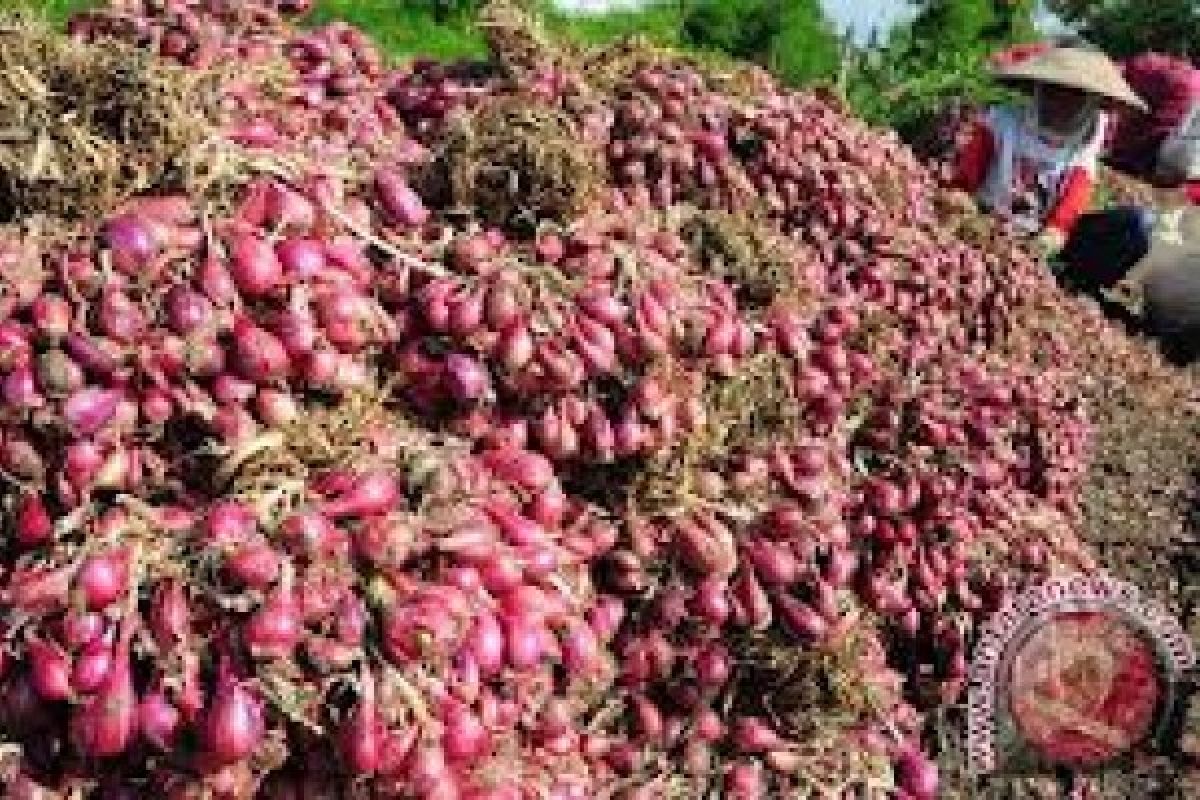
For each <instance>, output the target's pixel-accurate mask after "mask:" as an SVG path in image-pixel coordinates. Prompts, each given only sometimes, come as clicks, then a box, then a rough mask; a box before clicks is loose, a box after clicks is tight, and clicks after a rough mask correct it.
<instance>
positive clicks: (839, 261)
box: [0, 0, 1126, 800]
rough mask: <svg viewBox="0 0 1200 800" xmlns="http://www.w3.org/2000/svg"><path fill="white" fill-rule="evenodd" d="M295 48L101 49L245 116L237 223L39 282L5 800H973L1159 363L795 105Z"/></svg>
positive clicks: (848, 128) (265, 28)
mask: <svg viewBox="0 0 1200 800" xmlns="http://www.w3.org/2000/svg"><path fill="white" fill-rule="evenodd" d="M294 7H295V4H292V3H279V4H258V3H252V4H229V3H227V2H222V1H221V0H212V2H199V3H191V4H180V5H172V6H171V7H170V8H167V9H164V8H162V7H161V6H160V4H158V3H142V2H128V3H126V2H122V3H120V4H119V5H114V7H113V8H112V9H109V10H104V9H101V10H98V11H94V12H92V13H90V14H88V15H87V16H86V17H83V18H81V19H80V20H79V21H77V22H76V23H75V25H74V26H73V30H74V33H75V35H76V36H77V38H78V39H79V40H81V41H83V42H86V41H89V40H92V39H98V38H100V37H103V36H109V35H116V36H117V37H119V38H120V39H121V40H123V41H126V42H127V43H130V44H131V45H134V46H138V47H142V48H148V49H151V50H153V51H155V52H157V53H158V54H159V56H161V57H164V58H165V59H167V60H169V61H175V62H178V63H180V64H183V65H188V66H192V67H198V68H200V69H205V68H206V65H208V64H211V63H214V62H220V61H222V60H229V61H233V60H235V59H236V60H237V61H238V63H241V64H244V65H245V69H244V70H242V73H243V74H231V75H225V76H224V77H223V78H222V82H221V84H220V86H221V88H220V92H219V93H220V97H221V113H220V118H219V119H217V120H216V127H217V130H218V131H219V133H218V134H217V136H216V137H215V139H216V140H217V141H218V142H219V143H220V144H219V146H217V147H216V149H215V152H219V153H222V154H224V155H225V156H228V158H226V160H224V161H223V162H222V167H221V170H222V184H221V185H222V191H221V192H219V193H212V192H208V191H205V192H198V191H193V192H190V193H185V194H167V195H164V194H139V195H138V196H136V197H133V198H131V199H130V200H128V201H127V202H124V203H122V204H120V205H119V206H115V207H111V208H106V209H104V213H102V214H100V215H98V216H97V217H96V218H95V219H83V220H73V221H72V220H59V221H57V222H56V223H55V225H54V230H53V235H48V234H47V233H46V231H45V228H44V226H43V227H39V226H38V225H35V224H33V222H32V221H28V220H25V219H24V218H23V219H22V220H21V222H22V224H21V225H13V226H10V227H9V228H7V229H5V230H4V232H3V233H4V235H3V237H0V278H2V279H3V280H4V281H5V289H6V291H5V292H4V294H3V301H4V305H3V306H2V307H0V310H2V311H3V312H4V313H3V318H2V319H0V401H2V402H0V434H2V435H0V468H2V472H0V480H2V481H3V483H2V490H0V502H2V503H3V504H4V506H5V508H6V510H7V511H8V513H7V514H6V516H5V529H4V534H5V536H4V539H3V548H2V549H0V598H2V599H3V602H4V609H3V610H4V614H3V617H2V619H0V623H2V624H3V626H4V630H5V633H6V634H7V635H6V642H7V645H6V647H5V649H4V650H3V658H2V659H0V736H2V737H3V740H4V761H3V769H2V770H0V779H2V780H3V781H4V782H5V784H6V789H7V790H8V792H9V794H10V795H13V796H31V795H33V796H36V795H37V794H38V793H39V792H43V793H46V794H48V795H49V796H73V795H79V794H84V795H88V796H96V797H105V798H107V797H124V796H130V795H133V796H147V795H149V794H151V793H162V794H164V795H166V796H168V797H178V798H192V797H197V798H199V797H206V798H207V797H217V798H250V797H268V798H274V797H280V798H282V797H296V796H304V797H335V796H364V797H366V796H370V797H397V798H426V799H428V800H433V799H437V800H456V799H458V798H463V800H509V799H510V798H512V799H513V800H516V799H518V798H533V797H538V798H553V799H554V800H581V799H583V798H591V797H611V798H626V799H628V800H634V798H645V797H658V796H664V795H665V796H670V797H703V796H717V797H729V798H739V799H740V798H767V797H799V798H808V797H813V798H815V797H829V796H847V795H849V796H857V795H861V794H864V793H865V794H867V795H868V796H871V797H876V796H880V797H890V798H897V799H899V798H905V799H906V800H929V799H930V798H932V797H934V796H937V794H938V792H939V783H940V782H939V768H940V767H947V766H952V765H950V764H948V763H942V764H939V763H938V761H937V759H938V758H939V757H944V756H945V753H944V752H943V749H942V748H943V743H942V742H941V741H940V740H939V739H938V738H937V737H935V736H933V735H931V734H933V733H934V731H932V730H931V728H930V724H929V721H930V720H931V719H936V718H938V717H939V716H940V715H941V714H943V713H944V712H945V710H946V709H947V708H952V707H953V706H954V704H955V703H957V702H958V701H959V700H960V699H961V695H962V691H963V687H964V684H965V681H966V679H967V674H968V663H969V662H968V658H969V653H970V648H971V645H972V641H973V639H974V636H975V633H976V631H977V628H978V626H979V625H980V624H981V623H982V621H983V620H985V619H986V618H987V617H988V615H989V614H990V613H991V612H992V611H994V610H996V609H997V608H999V607H1000V606H1001V605H1002V604H1003V603H1004V601H1005V599H1006V598H1008V597H1010V596H1011V595H1012V593H1013V592H1015V591H1018V590H1019V589H1021V588H1022V587H1024V586H1026V585H1029V584H1031V583H1034V582H1037V581H1039V580H1041V579H1042V578H1043V577H1044V576H1046V575H1048V574H1054V573H1056V572H1061V571H1064V570H1072V571H1077V570H1082V571H1091V570H1094V569H1096V568H1097V561H1096V554H1095V553H1094V552H1093V549H1092V548H1091V547H1090V546H1089V545H1088V544H1087V542H1086V540H1085V537H1084V533H1085V530H1086V527H1085V523H1086V520H1087V513H1088V509H1089V508H1091V506H1090V505H1089V503H1090V502H1091V501H1090V499H1089V495H1088V493H1087V492H1088V487H1089V485H1090V484H1089V474H1090V473H1089V470H1094V469H1095V468H1096V464H1095V462H1094V461H1093V460H1092V458H1091V453H1092V452H1093V451H1094V447H1095V442H1096V441H1097V439H1096V437H1095V431H1094V428H1093V426H1092V425H1091V424H1090V423H1089V416H1088V415H1089V408H1088V404H1087V402H1086V401H1087V399H1088V398H1089V397H1092V396H1099V395H1096V394H1095V393H1093V394H1092V395H1089V394H1088V391H1089V389H1088V384H1087V381H1086V378H1087V374H1086V372H1082V373H1081V372H1080V370H1079V369H1078V367H1079V366H1080V365H1085V366H1086V365H1087V364H1093V365H1094V364H1098V363H1104V364H1106V365H1112V366H1113V367H1114V368H1115V367H1116V366H1117V365H1119V364H1120V358H1119V357H1117V354H1118V353H1124V352H1126V350H1122V349H1119V348H1120V347H1124V345H1123V344H1122V343H1123V342H1125V340H1124V338H1122V335H1121V334H1120V333H1118V332H1117V331H1115V330H1114V329H1112V328H1110V327H1107V326H1106V325H1105V324H1104V323H1103V321H1102V320H1101V319H1100V318H1099V317H1097V316H1095V315H1091V316H1087V317H1086V319H1087V320H1088V326H1087V327H1086V333H1087V335H1088V336H1090V337H1091V343H1092V349H1091V350H1089V351H1088V352H1089V353H1093V360H1092V361H1087V360H1080V359H1078V358H1076V359H1072V358H1071V357H1070V356H1071V354H1072V352H1073V349H1075V350H1077V349H1078V347H1077V346H1078V342H1077V340H1076V337H1077V336H1078V335H1079V331H1078V330H1077V326H1076V325H1075V319H1076V317H1075V315H1076V313H1077V311H1078V309H1077V308H1076V305H1075V303H1074V302H1073V301H1072V300H1070V299H1069V298H1067V297H1066V296H1065V295H1063V294H1062V293H1061V292H1059V291H1058V289H1057V288H1056V287H1055V286H1054V284H1053V282H1052V281H1051V279H1050V278H1049V276H1048V275H1047V274H1046V273H1045V272H1044V271H1043V270H1042V268H1041V267H1040V265H1038V264H1037V263H1036V262H1035V261H1033V260H1032V259H1031V258H1030V257H1029V256H1028V255H1027V254H1026V253H1024V252H1023V251H1022V250H1021V248H1020V247H1019V245H1017V244H1015V243H1014V242H1013V241H1012V240H1011V239H1010V238H1008V237H1006V235H1005V234H1004V232H1002V231H996V230H992V229H990V228H980V229H979V230H978V231H977V235H976V237H975V238H974V239H973V240H972V242H971V243H968V242H966V241H963V240H962V239H961V238H959V237H957V236H956V235H955V234H954V233H953V232H951V231H950V230H948V229H950V228H957V227H959V226H962V225H965V224H967V223H964V219H967V220H968V222H970V219H969V216H970V215H969V214H965V213H964V212H962V210H961V209H960V210H958V211H955V210H954V208H955V206H954V203H953V202H952V201H950V202H948V198H947V196H946V195H944V194H942V193H941V192H940V190H939V188H938V186H937V182H936V180H935V179H934V177H933V175H932V174H931V173H929V172H928V171H926V170H925V169H924V168H922V167H921V165H920V164H919V163H918V162H917V160H916V159H915V158H914V157H913V156H912V154H911V153H910V152H908V151H907V150H906V149H904V148H903V147H902V146H901V145H900V144H899V143H898V142H897V141H896V139H895V138H894V137H890V136H883V135H880V134H878V133H875V132H872V131H870V130H868V129H867V128H866V127H864V126H862V125H860V124H858V123H856V122H854V121H853V120H850V119H848V118H847V117H846V116H845V115H844V113H842V112H841V111H839V110H838V109H836V108H835V107H833V106H832V105H830V104H828V103H827V102H826V101H825V99H823V98H821V97H817V96H810V95H805V94H799V93H792V92H787V91H784V90H782V89H780V88H779V87H777V86H775V85H774V84H773V83H772V82H771V81H770V79H769V78H768V77H766V76H764V75H762V74H761V73H754V74H753V75H752V76H750V75H749V74H747V75H744V76H743V80H742V81H741V82H740V83H739V89H738V90H737V91H733V90H731V88H730V78H729V77H728V76H726V75H720V74H715V73H710V72H708V71H706V70H704V69H700V68H698V67H697V66H696V65H694V64H690V63H685V62H682V61H677V60H674V59H672V58H671V57H670V56H669V54H664V53H661V52H651V51H648V50H645V49H642V48H637V47H632V48H627V49H623V50H620V51H610V52H609V53H607V54H601V55H600V56H596V57H594V58H593V60H592V61H590V62H589V61H588V56H586V55H585V54H579V53H561V52H559V51H557V50H555V49H554V48H553V46H552V44H551V43H548V42H546V41H545V40H544V39H543V38H542V37H541V34H540V33H539V32H538V31H537V30H536V29H534V28H527V27H526V25H527V20H526V17H525V16H524V15H523V14H522V13H521V12H519V11H518V10H516V9H514V8H512V7H511V6H509V5H507V4H501V3H497V4H493V5H492V6H491V7H490V9H489V12H488V16H487V19H488V20H489V21H490V22H489V25H490V26H491V30H492V44H493V47H494V48H495V49H496V51H497V52H496V53H495V54H494V62H495V63H493V64H491V65H441V64H436V63H432V62H418V63H415V64H412V65H409V66H407V67H405V68H402V69H397V70H389V69H387V68H385V67H384V65H383V63H382V60H381V59H380V57H379V55H378V53H377V52H376V51H375V50H374V48H373V47H372V46H371V44H370V42H369V41H368V40H367V39H366V37H365V36H363V34H362V33H361V32H359V31H357V30H355V29H353V28H351V27H349V26H346V25H342V24H334V25H330V26H327V27H323V28H319V29H316V30H312V31H303V32H302V31H298V30H294V29H293V28H291V27H290V26H289V24H288V23H287V21H286V20H284V19H282V18H281V17H280V13H279V12H281V11H284V12H286V11H289V10H291V9H292V8H294ZM580 63H604V64H605V65H606V69H604V70H603V78H602V80H601V81H598V82H596V83H589V76H588V74H586V73H581V72H577V71H575V70H574V69H573V67H572V65H573V64H580ZM281 64H282V65H286V66H285V67H283V68H281V67H280V65H281ZM751 77H752V78H753V79H752V80H751ZM439 169H441V170H442V173H443V176H444V177H445V178H446V180H445V181H443V182H442V183H443V185H442V186H440V187H439V186H438V185H437V181H433V182H432V183H430V182H429V181H428V178H429V176H430V174H431V173H437V172H438V170H439ZM1105 358H1107V359H1108V360H1107V361H1104V360H1103V359H1105ZM1101 419H1106V418H1105V417H1101ZM1099 441H1101V442H1103V441H1105V440H1104V439H1103V438H1102V439H1100V440H1099ZM1113 488H1116V487H1115V486H1114V487H1113ZM964 785H966V784H964ZM952 788H953V787H952ZM957 788H961V787H957ZM972 788H973V787H971V786H969V785H967V786H966V790H967V791H968V792H969V791H970V790H971V789H972Z"/></svg>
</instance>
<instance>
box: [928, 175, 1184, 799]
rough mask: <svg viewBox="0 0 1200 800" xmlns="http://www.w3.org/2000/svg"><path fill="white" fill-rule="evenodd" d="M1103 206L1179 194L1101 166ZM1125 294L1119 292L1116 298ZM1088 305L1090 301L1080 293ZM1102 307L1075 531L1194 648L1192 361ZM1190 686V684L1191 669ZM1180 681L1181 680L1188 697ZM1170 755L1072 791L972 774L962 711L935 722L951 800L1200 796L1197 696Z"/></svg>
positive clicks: (1120, 768)
mask: <svg viewBox="0 0 1200 800" xmlns="http://www.w3.org/2000/svg"><path fill="white" fill-rule="evenodd" d="M1103 181H1104V184H1105V186H1106V189H1107V196H1108V197H1109V198H1110V202H1112V203H1113V204H1124V203H1131V204H1142V205H1153V206H1155V207H1159V208H1170V207H1177V206H1179V205H1180V204H1181V203H1183V202H1184V200H1183V198H1182V195H1181V193H1179V192H1176V191H1170V190H1162V189H1156V188H1154V187H1151V186H1148V185H1146V184H1144V183H1140V182H1138V181H1136V180H1133V179H1131V178H1128V177H1126V176H1122V175H1120V174H1118V173H1115V172H1112V171H1108V170H1106V173H1105V175H1104V177H1103ZM1124 299H1128V298H1124ZM1088 302H1091V301H1090V300H1089V301H1088ZM1102 305H1103V306H1105V307H1106V310H1107V311H1108V312H1109V317H1110V319H1112V320H1113V321H1114V323H1115V324H1118V325H1127V326H1128V330H1127V333H1128V336H1124V337H1122V336H1106V337H1090V336H1088V335H1086V334H1084V335H1081V336H1079V337H1077V339H1078V346H1079V347H1080V348H1081V350H1082V352H1080V353H1078V354H1077V357H1078V358H1079V359H1080V361H1081V363H1082V364H1083V365H1085V367H1084V369H1083V370H1082V371H1083V372H1084V373H1086V374H1088V375H1089V376H1090V379H1089V380H1088V381H1087V382H1086V383H1085V384H1084V386H1083V387H1082V388H1083V392H1082V393H1083V395H1084V397H1085V402H1087V404H1088V406H1089V408H1090V412H1091V417H1092V420H1093V424H1094V431H1093V437H1094V438H1093V442H1092V447H1093V458H1092V464H1091V470H1090V473H1089V475H1088V478H1087V483H1086V486H1085V489H1084V498H1083V515H1084V527H1085V531H1086V533H1087V537H1088V539H1089V540H1090V541H1091V542H1092V544H1093V545H1094V547H1095V548H1096V551H1097V552H1098V554H1099V556H1100V558H1101V561H1102V566H1103V567H1104V569H1106V570H1107V571H1108V572H1109V573H1111V574H1112V575H1113V576H1115V577H1117V578H1119V579H1121V580H1125V581H1128V582H1130V583H1132V584H1134V585H1135V586H1137V587H1138V588H1139V589H1140V590H1141V591H1142V593H1143V594H1144V595H1146V596H1148V597H1150V598H1152V599H1153V600H1154V601H1156V602H1157V603H1159V604H1161V605H1162V606H1164V607H1165V608H1166V609H1168V610H1169V611H1170V612H1171V613H1172V614H1173V615H1175V616H1176V617H1177V618H1179V619H1180V620H1181V622H1182V624H1183V625H1184V627H1185V629H1187V630H1188V631H1189V632H1190V633H1191V635H1192V636H1193V638H1194V640H1195V641H1196V642H1197V643H1198V644H1200V493H1198V492H1197V488H1198V484H1197V480H1198V479H1200V365H1191V366H1181V365H1174V364H1171V363H1169V362H1168V361H1167V360H1166V359H1165V358H1163V357H1160V354H1159V349H1158V346H1157V344H1156V343H1155V342H1154V341H1152V340H1150V339H1147V338H1145V337H1143V336H1142V335H1141V334H1140V332H1139V331H1138V330H1137V315H1136V313H1134V312H1135V311H1136V308H1131V307H1130V305H1129V304H1128V303H1125V302H1122V298H1120V297H1117V298H1108V299H1106V300H1105V301H1104V302H1102ZM1190 679H1191V680H1190V685H1191V687H1193V691H1194V687H1195V685H1196V683H1197V681H1196V676H1194V675H1193V676H1190ZM1186 690H1187V687H1185V694H1186ZM1183 709H1184V710H1183V712H1182V713H1181V714H1180V716H1179V718H1178V719H1177V720H1176V721H1175V725H1176V726H1177V727H1178V729H1179V730H1180V731H1181V733H1180V735H1179V736H1178V737H1176V738H1177V740H1178V743H1177V745H1176V746H1175V747H1174V748H1173V749H1172V750H1171V751H1170V752H1166V753H1162V754H1158V755H1155V756H1150V757H1147V758H1143V759H1139V760H1138V761H1136V762H1135V763H1123V764H1120V765H1117V766H1114V767H1113V768H1111V769H1109V770H1107V771H1105V772H1103V773H1101V774H1097V775H1093V776H1090V777H1089V778H1088V779H1087V781H1086V786H1085V788H1082V789H1080V788H1077V789H1076V790H1075V792H1076V793H1075V794H1071V793H1069V792H1068V791H1066V790H1065V788H1064V787H1065V782H1064V781H1063V780H1056V779H1053V778H1045V779H1013V778H1011V777H993V778H990V779H979V778H977V777H974V776H971V775H970V774H969V772H968V770H967V768H966V766H965V763H964V762H965V754H964V753H963V752H962V746H963V737H962V733H961V731H962V730H963V729H964V726H965V723H964V720H963V719H962V712H961V709H959V710H951V711H949V712H948V713H947V715H946V716H945V719H943V720H940V721H939V723H938V724H936V725H935V726H934V727H935V729H936V730H937V731H938V734H939V735H940V737H941V741H940V742H939V745H940V749H941V751H942V757H941V758H940V759H939V762H940V764H941V766H942V770H943V778H944V783H943V786H944V787H945V790H944V791H943V794H942V796H943V797H946V798H955V800H958V799H960V798H961V800H968V798H970V799H971V800H976V799H977V798H978V799H979V800H984V799H985V798H986V799H990V798H995V799H996V800H1026V799H1027V798H1028V799H1029V800H1032V799H1033V798H1039V799H1041V798H1046V799H1047V800H1049V798H1058V797H1068V796H1069V797H1072V798H1075V797H1078V798H1089V799H1090V798H1097V799H1099V798H1103V799H1104V800H1127V799H1128V798H1132V797H1142V798H1147V799H1150V798H1153V799H1154V800H1167V799H1170V800H1176V799H1178V800H1182V799H1183V798H1189V799H1191V800H1194V799H1195V798H1200V697H1197V698H1195V699H1193V700H1191V701H1190V702H1188V701H1185V702H1184V703H1183Z"/></svg>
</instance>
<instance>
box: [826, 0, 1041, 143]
mask: <svg viewBox="0 0 1200 800" xmlns="http://www.w3.org/2000/svg"><path fill="white" fill-rule="evenodd" d="M921 5H922V8H921V11H920V13H918V15H917V16H916V18H915V19H914V20H913V21H912V22H911V23H910V24H909V25H908V26H906V27H903V28H900V29H898V30H897V31H895V32H894V33H893V34H892V36H891V37H890V38H889V40H888V41H887V43H886V44H885V45H884V46H883V47H882V48H878V49H875V50H871V51H867V52H860V53H858V54H856V56H855V61H854V63H853V64H852V65H851V67H850V68H849V69H848V70H847V72H846V75H847V79H846V84H845V86H844V87H843V90H844V91H845V93H846V96H847V99H848V100H849V101H850V104H851V106H853V107H854V108H855V110H856V111H857V112H858V113H859V114H860V115H862V116H863V117H864V118H866V119H867V120H868V121H870V122H872V123H874V124H877V125H887V126H890V127H893V128H895V129H896V130H898V131H899V132H900V135H901V136H902V137H904V138H905V139H908V140H910V141H911V140H912V139H913V138H915V137H918V136H921V135H922V134H924V133H926V132H927V130H928V128H929V127H930V126H931V125H932V124H933V121H934V120H935V119H936V118H937V117H938V115H939V114H941V113H942V112H943V110H944V109H946V108H947V107H948V106H951V105H954V104H958V103H965V104H969V105H987V104H990V103H995V102H999V101H1002V100H1006V99H1008V98H1009V97H1010V96H1011V95H1010V93H1009V92H1008V91H1007V90H1005V89H1004V87H1002V86H1000V85H999V84H998V83H997V82H996V81H995V80H994V79H993V78H992V76H991V74H990V71H989V70H988V65H987V62H988V57H989V56H990V55H992V54H993V53H994V52H996V51H997V50H999V49H1002V48H1004V47H1007V46H1009V45H1011V44H1013V43H1015V42H1021V41H1029V40H1031V39H1033V38H1036V37H1035V31H1034V26H1033V3H1032V2H1031V0H927V1H926V2H924V3H922V4H921Z"/></svg>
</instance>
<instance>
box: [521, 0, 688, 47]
mask: <svg viewBox="0 0 1200 800" xmlns="http://www.w3.org/2000/svg"><path fill="white" fill-rule="evenodd" d="M541 11H542V13H543V15H544V18H545V20H546V26H547V28H548V29H549V30H551V31H553V32H554V33H556V34H558V35H562V36H566V37H567V38H569V39H571V40H572V41H574V42H577V43H580V44H589V45H597V44H604V43H605V42H611V41H613V40H614V39H620V38H622V37H624V36H631V35H634V34H637V35H639V36H644V37H646V38H647V39H649V40H650V41H652V42H654V43H655V44H657V45H661V46H664V47H679V46H681V44H682V43H683V42H682V31H683V10H682V8H681V6H680V4H679V3H678V2H677V1H676V2H657V3H649V4H647V5H646V6H645V7H643V8H638V9H620V10H614V11H609V12H607V13H604V14H571V13H567V12H564V11H557V10H555V9H554V7H553V4H552V3H551V2H550V0H544V2H543V3H541Z"/></svg>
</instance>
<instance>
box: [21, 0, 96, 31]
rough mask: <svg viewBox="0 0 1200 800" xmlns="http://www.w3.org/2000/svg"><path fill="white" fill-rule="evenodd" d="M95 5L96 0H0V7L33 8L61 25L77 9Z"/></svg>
mask: <svg viewBox="0 0 1200 800" xmlns="http://www.w3.org/2000/svg"><path fill="white" fill-rule="evenodd" d="M91 5H95V0H0V9H4V10H11V9H17V8H24V9H33V10H35V11H36V12H37V13H39V14H41V15H43V16H44V17H45V18H46V19H48V20H50V22H51V23H52V24H53V25H56V26H58V27H61V26H63V25H65V24H66V22H67V19H68V18H69V17H70V16H71V15H72V14H74V13H75V12H76V11H79V10H81V9H84V8H87V7H88V6H91Z"/></svg>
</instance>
